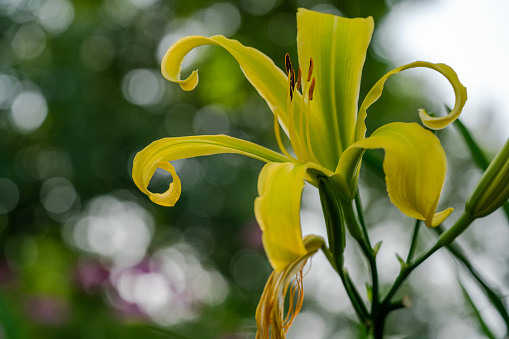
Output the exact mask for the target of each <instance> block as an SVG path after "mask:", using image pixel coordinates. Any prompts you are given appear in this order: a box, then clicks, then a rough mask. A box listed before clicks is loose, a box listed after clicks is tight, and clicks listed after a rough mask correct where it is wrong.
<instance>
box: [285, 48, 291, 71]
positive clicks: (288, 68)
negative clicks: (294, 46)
mask: <svg viewBox="0 0 509 339" xmlns="http://www.w3.org/2000/svg"><path fill="white" fill-rule="evenodd" d="M285 68H286V74H290V70H291V69H292V62H291V61H290V55H289V54H288V53H286V55H285Z"/></svg>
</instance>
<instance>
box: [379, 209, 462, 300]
mask: <svg viewBox="0 0 509 339" xmlns="http://www.w3.org/2000/svg"><path fill="white" fill-rule="evenodd" d="M471 223H472V218H471V217H470V216H468V215H467V214H462V215H461V216H460V217H459V219H458V220H456V222H455V223H454V225H453V226H452V227H451V228H450V229H448V230H447V231H445V232H444V233H442V235H441V236H440V237H439V238H438V240H437V241H436V243H435V244H434V245H433V246H432V247H431V248H430V249H429V250H428V251H426V252H424V253H423V254H421V255H420V256H419V257H417V259H415V261H412V262H410V263H408V265H407V266H404V267H402V268H401V271H400V273H399V275H398V277H397V278H396V280H395V281H394V283H393V284H392V287H391V289H390V290H389V292H388V293H387V295H386V296H385V298H384V299H383V301H382V307H384V308H386V307H387V306H388V305H389V304H390V302H391V299H392V297H393V296H394V294H395V293H396V292H397V291H398V289H399V288H400V286H401V284H402V283H403V282H404V281H405V279H406V278H407V277H408V275H409V274H410V273H412V271H413V270H414V269H416V268H417V267H419V265H420V264H422V263H423V262H424V261H425V260H426V259H428V258H429V257H430V256H431V255H432V254H433V253H435V252H436V251H437V250H439V249H440V248H442V247H444V246H447V245H449V244H450V243H451V242H452V241H453V240H454V239H456V237H457V236H458V235H460V234H461V233H462V232H463V231H464V230H465V229H466V228H467V227H468V225H470V224H471Z"/></svg>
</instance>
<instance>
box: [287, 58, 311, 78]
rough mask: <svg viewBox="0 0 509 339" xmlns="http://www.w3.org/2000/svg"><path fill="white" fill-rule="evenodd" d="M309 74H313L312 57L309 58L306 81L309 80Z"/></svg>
mask: <svg viewBox="0 0 509 339" xmlns="http://www.w3.org/2000/svg"><path fill="white" fill-rule="evenodd" d="M288 60H290V57H288ZM311 75H313V58H309V71H308V81H311Z"/></svg>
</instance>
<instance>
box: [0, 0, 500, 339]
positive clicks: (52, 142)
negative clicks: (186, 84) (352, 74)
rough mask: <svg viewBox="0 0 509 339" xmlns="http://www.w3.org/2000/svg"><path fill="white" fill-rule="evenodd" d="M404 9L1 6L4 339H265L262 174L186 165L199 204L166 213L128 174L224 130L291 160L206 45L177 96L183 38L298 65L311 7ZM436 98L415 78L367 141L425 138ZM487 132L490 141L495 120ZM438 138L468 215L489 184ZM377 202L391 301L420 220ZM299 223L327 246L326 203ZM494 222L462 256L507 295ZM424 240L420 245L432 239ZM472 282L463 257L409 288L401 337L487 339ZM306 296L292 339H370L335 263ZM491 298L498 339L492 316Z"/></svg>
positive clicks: (376, 195) (118, 3) (185, 202)
mask: <svg viewBox="0 0 509 339" xmlns="http://www.w3.org/2000/svg"><path fill="white" fill-rule="evenodd" d="M412 2H413V3H427V1H424V0H421V1H412ZM399 3H400V2H399V1H396V0H393V1H385V2H384V1H380V0H359V1H347V0H345V1H333V0H330V1H311V0H305V1H286V0H240V1H227V0H223V1H205V0H189V1H182V0H173V1H172V0H170V1H166V0H105V1H99V0H86V1H84V0H81V1H78V0H76V1H72V2H71V1H68V0H0V248H1V251H0V319H1V330H0V338H9V339H10V338H94V339H97V338H220V339H240V338H253V337H254V333H255V323H254V314H255V308H256V305H257V302H258V299H259V296H260V294H261V291H262V289H263V286H264V284H265V281H266V279H267V277H268V275H269V274H270V266H269V265H268V262H267V260H266V257H265V254H264V252H263V249H262V247H261V240H260V231H259V229H258V226H257V224H256V221H255V219H254V213H253V201H254V198H255V197H256V180H257V175H258V173H259V171H260V169H261V167H262V163H259V162H257V161H255V160H253V159H247V158H243V157H241V156H230V155H220V156H214V157H206V158H198V159H189V160H185V161H178V162H175V164H174V165H175V167H176V169H177V172H178V173H179V175H180V176H181V179H182V183H183V194H182V197H181V199H180V201H179V202H178V203H177V205H176V206H175V207H174V208H163V207H160V206H156V205H154V204H152V203H151V202H150V201H149V200H148V199H147V198H146V197H145V196H144V195H143V194H142V193H141V192H139V191H138V190H137V189H136V187H135V186H134V184H133V182H132V180H131V177H130V173H131V166H132V159H133V157H134V155H135V154H136V152H137V151H139V150H141V149H142V148H143V147H145V146H146V145H148V144H149V143H150V142H152V141H154V140H156V139H159V138H162V137H167V136H184V135H194V134H218V133H225V134H228V135H232V136H236V137H240V138H243V139H247V140H251V141H254V142H257V143H259V144H261V145H264V146H266V147H269V148H272V149H275V150H277V149H278V147H277V144H276V141H275V137H274V134H273V127H272V124H273V118H272V115H271V112H270V110H269V109H268V107H267V106H266V103H265V102H264V101H263V100H262V99H261V98H260V97H259V96H258V94H257V93H256V91H255V90H254V89H253V88H252V87H251V86H250V84H249V83H248V82H247V81H246V80H245V78H244V77H243V74H242V71H241V70H240V69H239V67H238V65H237V63H236V62H235V61H234V59H233V58H232V57H231V56H229V55H228V54H227V53H225V52H224V51H223V50H221V49H219V48H212V47H211V48H199V49H197V50H196V51H195V52H193V53H191V54H190V55H189V56H188V58H186V60H185V61H184V74H188V72H190V70H192V69H195V68H200V84H199V85H198V87H197V88H196V90H194V91H193V92H183V91H182V90H181V89H180V87H179V86H177V85H174V84H171V83H169V82H167V81H166V80H164V78H163V77H162V76H161V74H160V71H159V65H160V60H161V58H162V56H163V55H164V52H165V51H166V49H167V48H168V47H169V46H170V45H171V44H172V43H173V42H175V41H177V40H178V39H179V38H181V37H184V36H186V35H192V34H200V35H206V36H208V35H214V34H223V35H226V36H228V37H232V38H235V39H238V40H240V41H241V42H242V43H244V44H245V45H248V46H252V47H255V48H257V49H259V50H261V51H262V52H264V53H266V54H267V55H268V56H269V57H271V58H272V59H273V60H275V62H276V64H277V65H279V66H280V67H282V66H283V61H284V55H285V53H287V52H288V53H290V55H291V56H292V58H293V59H294V60H297V55H296V42H295V36H296V20H295V12H296V10H297V8H298V7H300V6H303V7H307V8H310V9H315V10H319V11H323V12H328V13H333V14H338V15H339V14H340V15H344V16H347V17H356V16H370V15H371V16H373V17H374V19H375V23H376V24H377V25H378V24H379V23H380V22H381V21H382V20H383V18H384V17H386V16H387V15H388V14H389V13H390V11H391V10H392V9H393V8H395V7H397V6H398V5H399ZM380 44H381V43H380V42H378V46H379V48H378V51H377V48H376V47H375V48H374V47H370V50H369V53H368V57H367V60H366V65H365V68H364V74H363V80H362V90H361V98H362V97H363V96H364V94H365V93H366V92H367V91H368V90H369V88H370V87H371V86H372V85H373V84H374V83H375V82H376V80H377V79H379V78H380V77H381V76H382V75H383V74H385V73H386V72H387V71H388V70H390V69H391V67H392V66H393V64H392V62H391V61H390V60H388V58H387V57H386V55H381V53H379V52H380V50H381V49H380V46H381V45H380ZM375 46H377V45H375ZM382 47H383V46H382ZM382 54H383V53H382ZM409 61H413V60H409ZM430 61H441V60H430ZM451 66H453V67H454V65H451ZM460 79H461V74H460ZM466 85H467V87H468V86H469V85H468V84H466ZM423 86H424V85H423V82H422V81H420V80H419V78H415V77H411V76H401V77H400V78H399V80H394V81H393V80H390V81H389V82H388V85H387V90H386V91H385V92H384V95H383V96H382V98H381V99H380V101H379V102H378V103H377V104H376V105H374V106H373V108H372V109H371V110H372V111H376V112H377V113H376V114H370V115H369V116H368V126H369V129H370V131H372V130H373V129H374V128H376V127H377V126H380V125H381V124H383V123H385V122H388V121H394V120H399V121H416V119H417V114H416V113H415V112H416V111H417V108H420V107H426V108H429V109H431V110H433V111H435V112H443V106H442V105H443V103H442V101H441V100H440V98H433V97H431V99H430V97H429V96H428V97H426V95H425V94H426V93H427V92H426V90H424V89H423V88H424V87H423ZM451 93H452V91H451ZM451 93H447V94H448V95H452V94H451ZM480 127H482V128H483V129H482V133H490V132H489V127H490V126H489V123H487V124H485V125H483V126H480ZM440 137H441V138H442V140H443V142H444V144H445V147H446V151H447V153H448V157H449V158H448V161H449V165H450V169H449V173H452V176H451V177H450V178H448V182H447V185H448V186H447V187H446V189H445V190H444V197H443V199H442V203H443V205H444V206H445V205H452V206H454V207H456V208H458V209H459V210H461V208H462V207H461V206H462V204H463V202H464V199H465V198H466V197H467V195H468V192H469V188H471V187H472V185H473V184H474V183H475V179H476V178H477V177H478V176H479V173H478V171H477V170H476V169H475V166H473V164H472V163H471V161H469V159H468V154H467V151H466V148H465V147H464V145H463V144H462V141H461V140H460V139H459V137H458V136H457V135H456V134H455V133H454V132H453V131H450V132H448V131H445V132H442V133H441V134H440ZM481 139H482V138H481ZM492 151H495V150H492ZM372 155H373V156H374V157H375V158H376V157H377V156H379V155H380V154H379V153H376V152H375V153H373V154H372ZM169 181H171V179H170V178H168V177H167V176H165V175H164V174H163V173H159V172H157V173H156V176H155V178H154V180H153V181H152V183H151V186H150V188H151V190H153V191H163V190H164V189H165V187H167V185H168V182H169ZM361 185H362V188H363V190H364V191H363V194H365V196H364V197H363V198H364V202H365V205H366V209H367V218H368V221H369V222H370V224H371V225H372V229H371V231H372V232H373V235H374V241H372V242H373V243H375V242H376V241H378V240H380V239H384V245H383V247H382V250H386V252H383V253H381V255H380V260H381V262H382V263H384V264H387V266H386V267H387V268H386V269H385V271H384V272H382V273H381V274H382V277H383V278H384V279H385V280H384V281H385V283H386V284H389V283H390V281H391V280H392V279H393V278H394V276H395V275H396V273H397V269H398V262H397V260H396V259H395V256H394V252H395V251H398V252H400V253H404V252H405V251H406V250H407V248H408V242H409V237H410V232H411V227H410V225H412V221H411V220H409V219H408V218H406V217H404V216H402V215H401V213H399V212H397V210H396V209H395V208H394V207H393V206H390V207H389V208H388V207H387V206H389V200H388V198H387V196H386V193H385V186H384V185H385V184H384V182H383V180H381V179H380V177H379V176H377V175H375V174H373V172H372V171H370V169H369V166H365V168H364V169H363V180H362V181H361ZM302 213H303V214H302V219H303V224H304V226H303V227H304V230H305V233H306V231H312V232H314V233H320V232H323V220H322V219H321V211H320V205H319V202H318V194H317V192H316V191H314V190H313V188H311V187H307V188H306V190H305V194H304V198H303V212H302ZM501 220H502V222H501ZM489 224H490V225H491V226H489V227H488V228H483V230H482V232H478V233H474V231H470V230H469V231H468V232H467V234H466V235H465V237H464V240H465V244H464V245H465V246H469V250H470V251H471V252H475V254H476V255H475V257H476V258H477V259H476V260H478V261H479V260H481V259H483V258H484V261H479V262H478V263H479V264H480V265H481V266H483V267H485V269H486V270H487V272H488V274H489V275H490V277H492V278H493V279H495V281H498V282H503V281H507V274H508V273H507V260H508V259H507V253H505V252H507V251H505V252H504V251H503V250H502V249H503V248H504V246H505V244H506V243H507V239H508V237H509V235H508V231H507V230H506V229H507V226H506V225H504V224H503V219H501V218H500V216H499V215H496V216H495V217H492V219H490V223H489ZM497 225H501V226H497ZM479 228H481V227H479ZM424 233H425V235H423V241H422V243H423V245H422V246H424V244H426V242H429V241H431V240H432V239H433V233H431V232H426V231H424ZM490 234H491V235H490ZM469 240H470V241H469ZM488 245H489V246H488ZM353 247H354V246H349V248H348V250H349V253H350V254H349V257H350V261H349V263H348V265H349V267H350V269H351V270H352V274H353V276H354V278H356V282H357V283H358V285H359V286H361V287H362V286H363V285H364V281H365V280H367V276H365V274H364V273H363V271H364V270H365V266H364V263H363V261H362V258H361V255H360V254H359V252H357V251H356V249H355V248H353ZM488 247H489V248H490V250H488V249H487V248H488ZM490 251H491V252H490ZM479 258H481V259H479ZM485 263H488V265H484V264H485ZM456 267H457V265H455V263H454V262H453V261H452V260H451V259H450V257H448V256H447V254H446V253H440V254H438V255H437V256H436V257H434V258H433V261H432V263H430V264H427V265H425V267H423V268H422V270H420V274H421V276H420V278H415V279H413V280H412V279H411V280H410V282H411V284H408V285H407V286H406V287H405V289H404V292H405V293H408V294H409V295H411V297H412V299H413V301H414V303H413V304H414V305H413V307H412V308H411V309H409V310H405V311H399V312H396V313H394V315H392V316H391V318H390V319H389V325H390V326H389V329H388V333H389V334H390V333H400V334H401V336H399V337H398V338H401V337H408V338H410V337H412V338H425V337H433V338H451V337H455V335H456V334H458V333H460V334H465V335H466V336H469V337H476V336H477V335H479V334H478V329H477V327H476V324H475V320H474V319H475V318H474V316H473V315H472V311H471V310H470V309H468V308H467V307H466V306H465V303H464V300H463V298H462V295H461V292H460V290H459V288H458V285H457V283H455V281H456V279H455V278H456V274H457V273H456V272H457V268H456ZM465 279H466V282H465V284H466V285H467V287H468V286H470V285H472V284H470V285H469V281H468V278H467V277H465ZM305 284H306V285H305V286H306V293H307V295H306V300H305V306H304V311H303V313H302V314H301V315H300V316H299V317H297V320H296V322H295V325H294V327H293V328H292V330H291V331H290V335H289V337H290V338H333V337H348V338H349V337H352V338H354V337H360V336H361V332H360V328H359V327H358V325H357V324H356V322H357V320H356V318H355V315H354V314H353V311H352V310H351V308H350V305H349V302H348V300H347V299H346V297H345V295H344V293H343V292H342V287H341V284H340V281H339V279H338V278H337V277H336V276H335V275H334V273H333V272H332V270H331V269H330V268H329V267H327V264H324V263H323V258H319V257H317V259H316V260H315V261H314V262H313V267H312V269H311V271H310V273H309V274H308V277H306V279H305ZM470 287H471V290H472V291H473V292H472V293H474V294H475V293H476V292H475V286H473V285H472V286H470ZM477 297H478V298H477V300H478V301H479V302H480V304H481V306H482V307H481V309H482V311H483V312H485V313H484V314H485V315H486V317H487V318H488V320H487V321H488V323H489V324H490V325H492V326H494V328H495V329H497V328H498V329H500V328H501V327H500V326H501V324H500V319H498V318H497V316H496V314H493V312H492V308H491V307H490V304H489V302H488V301H486V300H484V299H483V298H482V295H479V294H477ZM451 328H452V330H451ZM502 330H503V328H502ZM306 331H307V332H306ZM310 331H311V332H310ZM451 331H452V332H451ZM458 331H459V332H458ZM451 333H452V334H454V335H452V334H451Z"/></svg>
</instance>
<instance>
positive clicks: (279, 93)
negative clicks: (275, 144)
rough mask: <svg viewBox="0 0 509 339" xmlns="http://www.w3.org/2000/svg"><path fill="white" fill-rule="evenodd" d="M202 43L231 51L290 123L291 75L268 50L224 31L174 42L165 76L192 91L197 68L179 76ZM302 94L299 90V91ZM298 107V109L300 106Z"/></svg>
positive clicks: (284, 121)
mask: <svg viewBox="0 0 509 339" xmlns="http://www.w3.org/2000/svg"><path fill="white" fill-rule="evenodd" d="M203 45H215V46H220V47H222V48H224V49H225V50H226V51H228V52H229V53H230V54H231V55H232V56H233V57H234V58H235V59H236V60H237V62H238V63H239V65H240V67H241V68H242V71H243V72H244V74H245V76H246V78H247V79H248V80H249V82H251V84H252V85H253V86H254V87H255V88H256V90H257V91H258V93H260V95H261V96H262V98H264V99H265V101H267V104H268V105H269V107H270V109H271V110H272V111H273V112H274V113H275V114H277V115H278V116H279V118H280V121H281V122H282V124H283V127H284V128H285V130H286V127H287V126H288V113H287V107H286V106H287V103H286V96H287V93H288V78H287V76H286V74H285V73H283V71H282V70H281V69H279V68H278V67H277V66H276V65H275V64H274V62H273V61H272V60H271V59H270V58H269V57H268V56H266V55H265V54H263V53H262V52H260V51H258V50H257V49H255V48H251V47H246V46H244V45H242V44H241V43H240V42H238V41H237V40H232V39H228V38H226V37H224V36H222V35H215V36H211V37H210V38H207V37H203V36H188V37H185V38H183V39H180V40H179V41H177V42H176V43H174V44H173V45H172V46H171V47H170V48H169V49H168V51H167V52H166V54H165V56H164V58H163V61H162V63H161V71H162V73H163V75H164V77H165V78H166V79H168V80H170V81H172V82H176V83H179V84H180V86H181V87H182V89H184V90H186V91H190V90H192V89H194V88H195V87H196V85H197V84H198V71H193V72H192V74H191V75H190V76H189V77H188V78H187V79H184V80H183V79H181V78H180V70H181V64H182V60H183V59H184V57H185V56H186V55H187V53H189V52H190V51H191V50H192V49H194V48H196V47H198V46H203ZM297 95H298V96H300V94H297ZM297 109H299V108H298V107H297Z"/></svg>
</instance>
